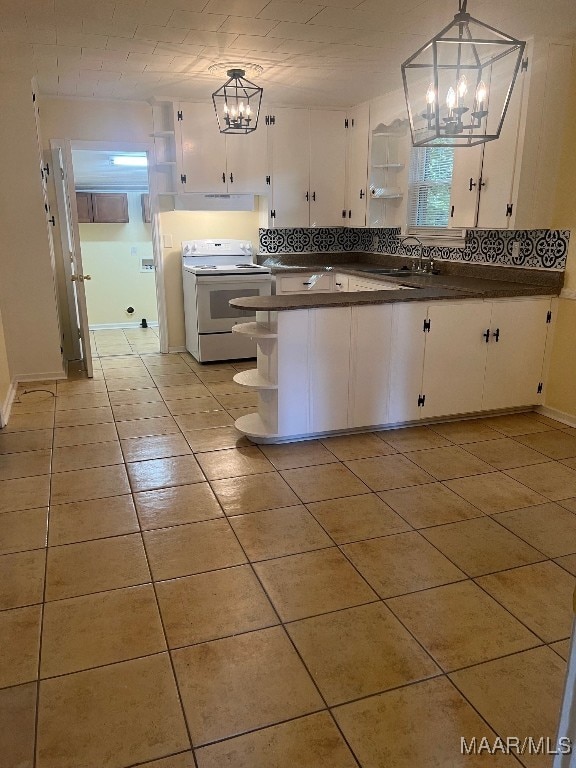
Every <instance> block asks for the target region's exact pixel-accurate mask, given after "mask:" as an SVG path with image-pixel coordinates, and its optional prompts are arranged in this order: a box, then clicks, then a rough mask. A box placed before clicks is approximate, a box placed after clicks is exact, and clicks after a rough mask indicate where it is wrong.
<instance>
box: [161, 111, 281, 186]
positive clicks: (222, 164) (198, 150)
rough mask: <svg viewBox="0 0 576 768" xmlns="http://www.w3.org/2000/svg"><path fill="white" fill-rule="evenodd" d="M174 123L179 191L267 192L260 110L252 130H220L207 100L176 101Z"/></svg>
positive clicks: (265, 158)
mask: <svg viewBox="0 0 576 768" xmlns="http://www.w3.org/2000/svg"><path fill="white" fill-rule="evenodd" d="M175 124H176V130H177V136H178V135H179V138H180V141H177V145H179V146H180V174H181V178H180V186H181V191H182V192H200V193H206V194H213V193H230V194H232V193H235V194H252V195H258V194H266V193H267V190H269V186H267V184H266V176H267V133H266V125H265V124H264V116H263V114H262V113H261V114H260V120H259V125H258V128H257V129H256V130H255V131H254V132H253V133H248V134H246V135H232V134H223V133H220V131H219V130H218V123H217V121H216V116H215V114H214V106H213V105H212V104H211V103H210V104H186V103H180V104H179V105H178V106H177V109H176V121H175Z"/></svg>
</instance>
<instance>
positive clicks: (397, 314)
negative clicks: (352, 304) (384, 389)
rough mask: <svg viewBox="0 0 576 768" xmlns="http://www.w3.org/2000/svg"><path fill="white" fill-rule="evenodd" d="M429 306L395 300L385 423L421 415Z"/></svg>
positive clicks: (397, 421) (416, 417) (398, 421)
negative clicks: (420, 404) (425, 328)
mask: <svg viewBox="0 0 576 768" xmlns="http://www.w3.org/2000/svg"><path fill="white" fill-rule="evenodd" d="M427 319H428V307H427V305H426V304H425V303H423V302H420V301H414V302H409V303H408V302H407V303H405V304H394V310H393V314H392V340H391V346H390V361H389V369H390V371H389V376H390V384H389V387H390V396H389V400H388V423H390V424H402V423H403V422H406V421H415V420H416V419H419V418H420V415H421V413H420V410H421V409H420V406H419V404H418V403H419V400H420V396H421V393H422V369H423V367H424V347H425V344H426V334H425V332H424V323H425V322H426V321H427Z"/></svg>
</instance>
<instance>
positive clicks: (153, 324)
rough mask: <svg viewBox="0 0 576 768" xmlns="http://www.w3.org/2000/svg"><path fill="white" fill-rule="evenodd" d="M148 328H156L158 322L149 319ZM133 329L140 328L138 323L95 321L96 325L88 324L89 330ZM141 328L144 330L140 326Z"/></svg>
mask: <svg viewBox="0 0 576 768" xmlns="http://www.w3.org/2000/svg"><path fill="white" fill-rule="evenodd" d="M148 327H149V328H158V323H157V322H156V321H154V320H151V321H150V322H149V323H148ZM124 328H125V329H126V330H129V331H130V330H133V329H134V328H142V326H141V325H140V323H97V324H96V325H89V326H88V330H90V331H121V330H122V329H124ZM142 330H146V329H145V328H142Z"/></svg>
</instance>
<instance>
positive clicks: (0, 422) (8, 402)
mask: <svg viewBox="0 0 576 768" xmlns="http://www.w3.org/2000/svg"><path fill="white" fill-rule="evenodd" d="M17 389H18V382H17V381H16V379H12V381H11V382H10V386H9V387H8V392H6V397H5V398H4V402H3V403H2V406H1V407H0V429H2V428H3V427H5V426H6V424H8V419H9V418H10V412H11V411H12V405H13V404H14V398H15V397H16V390H17Z"/></svg>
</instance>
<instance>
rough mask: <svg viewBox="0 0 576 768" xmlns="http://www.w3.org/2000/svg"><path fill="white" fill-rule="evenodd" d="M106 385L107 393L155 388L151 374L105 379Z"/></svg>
mask: <svg viewBox="0 0 576 768" xmlns="http://www.w3.org/2000/svg"><path fill="white" fill-rule="evenodd" d="M106 387H107V389H108V392H109V393H112V392H124V391H126V390H129V389H137V390H141V389H153V390H156V385H155V384H154V382H153V380H152V377H151V376H132V377H131V378H128V379H110V378H107V379H106Z"/></svg>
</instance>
